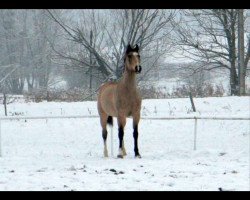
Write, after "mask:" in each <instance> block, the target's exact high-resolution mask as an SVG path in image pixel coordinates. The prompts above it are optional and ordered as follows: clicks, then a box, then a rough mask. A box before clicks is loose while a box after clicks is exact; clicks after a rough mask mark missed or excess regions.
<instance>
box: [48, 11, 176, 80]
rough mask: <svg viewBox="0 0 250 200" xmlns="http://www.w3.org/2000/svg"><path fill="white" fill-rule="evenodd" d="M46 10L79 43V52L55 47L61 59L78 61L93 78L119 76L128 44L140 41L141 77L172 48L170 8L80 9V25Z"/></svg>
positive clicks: (68, 37) (71, 39)
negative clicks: (169, 41) (170, 42)
mask: <svg viewBox="0 0 250 200" xmlns="http://www.w3.org/2000/svg"><path fill="white" fill-rule="evenodd" d="M47 12H48V14H49V15H50V16H51V19H53V20H54V21H55V22H56V23H57V24H59V25H60V26H61V28H62V30H63V31H64V33H65V34H66V36H65V37H67V39H68V40H70V41H73V42H74V43H75V44H76V45H77V47H75V48H78V47H79V48H78V53H75V52H60V51H58V50H57V49H55V48H54V51H55V52H56V53H57V54H58V55H59V57H58V58H60V59H65V60H70V61H71V62H72V61H73V62H74V63H75V64H76V63H78V66H79V67H82V68H85V69H86V70H85V72H86V73H90V72H91V74H92V75H93V76H94V78H97V77H99V79H101V80H106V79H107V78H110V77H111V78H114V79H119V78H120V76H121V74H122V71H123V56H124V51H125V48H126V46H127V44H131V45H135V44H138V45H139V46H140V48H141V50H142V61H143V63H142V65H143V67H144V74H143V76H142V77H146V75H147V74H148V72H149V71H150V70H152V69H153V68H154V67H155V66H156V65H157V64H158V62H159V61H161V59H164V56H165V55H166V53H167V52H169V51H170V49H171V48H170V47H171V46H170V45H169V44H168V43H167V41H168V37H167V36H168V34H169V32H170V31H171V27H170V26H169V25H170V23H169V22H170V19H171V18H172V17H173V13H172V12H171V11H169V10H144V9H134V10H83V11H78V15H79V16H81V18H80V21H79V22H78V24H77V23H75V24H74V23H73V22H72V23H71V25H69V23H65V21H63V20H62V19H61V18H60V17H58V16H57V14H56V13H55V12H54V11H51V10H47ZM79 13H81V15H80V14H79ZM91 34H92V36H91V37H90V35H91ZM90 38H91V40H90ZM78 45H79V46H78ZM90 58H91V59H90ZM90 69H91V70H90Z"/></svg>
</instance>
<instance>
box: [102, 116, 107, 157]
mask: <svg viewBox="0 0 250 200" xmlns="http://www.w3.org/2000/svg"><path fill="white" fill-rule="evenodd" d="M107 119H108V115H106V114H102V115H101V126H102V138H103V142H104V151H103V153H104V157H108V149H107V136H108V131H107Z"/></svg>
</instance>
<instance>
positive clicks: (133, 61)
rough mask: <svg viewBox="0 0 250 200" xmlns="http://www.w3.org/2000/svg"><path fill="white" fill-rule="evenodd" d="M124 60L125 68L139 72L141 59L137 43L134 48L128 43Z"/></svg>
mask: <svg viewBox="0 0 250 200" xmlns="http://www.w3.org/2000/svg"><path fill="white" fill-rule="evenodd" d="M124 61H125V70H128V71H130V72H135V73H137V74H139V73H141V65H140V62H141V60H140V54H139V47H138V45H136V46H135V48H132V47H131V46H130V45H128V47H127V50H126V54H125V59H124Z"/></svg>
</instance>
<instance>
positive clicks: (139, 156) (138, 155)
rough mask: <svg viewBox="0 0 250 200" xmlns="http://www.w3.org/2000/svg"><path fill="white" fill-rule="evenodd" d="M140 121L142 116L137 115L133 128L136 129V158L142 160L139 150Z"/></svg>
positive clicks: (134, 134)
mask: <svg viewBox="0 0 250 200" xmlns="http://www.w3.org/2000/svg"><path fill="white" fill-rule="evenodd" d="M139 120H140V116H139V115H137V116H135V117H134V118H133V128H134V133H133V136H134V152H135V157H136V158H141V155H140V153H139V149H138V134H139V133H138V123H139Z"/></svg>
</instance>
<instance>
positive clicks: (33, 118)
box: [0, 115, 250, 157]
mask: <svg viewBox="0 0 250 200" xmlns="http://www.w3.org/2000/svg"><path fill="white" fill-rule="evenodd" d="M72 118H73V119H76V118H77V119H81V118H99V116H96V115H92V116H91V115H90V116H89V115H70V116H62V115H60V116H33V117H32V116H27V117H26V116H14V117H0V157H1V156H2V139H1V135H2V133H1V131H2V130H1V123H2V121H7V120H21V119H24V120H27V119H31V120H37V119H45V120H48V119H72ZM141 119H142V120H194V145H193V149H194V150H196V149H197V148H196V143H197V124H198V120H249V121H250V117H226V116H220V117H209V116H203V117H202V116H198V117H197V116H190V117H141ZM111 152H112V154H113V134H111Z"/></svg>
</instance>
